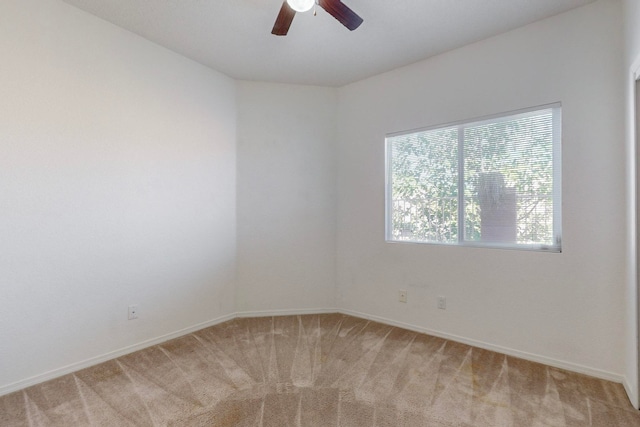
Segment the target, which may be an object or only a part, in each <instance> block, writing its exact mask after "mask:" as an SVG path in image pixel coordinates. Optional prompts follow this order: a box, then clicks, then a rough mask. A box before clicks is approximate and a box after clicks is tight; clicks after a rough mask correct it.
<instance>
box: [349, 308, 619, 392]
mask: <svg viewBox="0 0 640 427" xmlns="http://www.w3.org/2000/svg"><path fill="white" fill-rule="evenodd" d="M338 311H339V312H340V313H343V314H348V315H350V316H355V317H361V318H364V319H369V320H373V321H376V322H380V323H385V324H387V325H391V326H397V327H399V328H403V329H408V330H410V331H415V332H420V333H424V334H427V335H432V336H435V337H439V338H444V339H446V340H450V341H455V342H459V343H462V344H467V345H470V346H473V347H478V348H482V349H485V350H491V351H495V352H497V353H502V354H506V355H508V356H513V357H517V358H519V359H524V360H529V361H531V362H537V363H542V364H544V365H548V366H553V367H555V368H560V369H565V370H567V371H572V372H577V373H580V374H585V375H590V376H592V377H596V378H601V379H604V380H608V381H613V382H617V383H623V380H624V377H623V376H622V375H619V374H616V373H613V372H607V371H603V370H600V369H595V368H590V367H588V366H583V365H580V364H577V363H572V362H566V361H564V360H559V359H554V358H551V357H546V356H540V355H537V354H533V353H527V352H524V351H519V350H514V349H512V348H508V347H502V346H499V345H494V344H489V343H486V342H483V341H478V340H474V339H469V338H465V337H460V336H457V335H452V334H447V333H444V332H440V331H436V330H433V329H429V328H424V327H421V326H416V325H412V324H409V323H404V322H397V321H395V320H391V319H387V318H384V317H380V316H375V315H371V314H367V313H361V312H358V311H353V310H345V309H339V310H338Z"/></svg>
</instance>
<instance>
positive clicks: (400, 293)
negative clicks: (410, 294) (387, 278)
mask: <svg viewBox="0 0 640 427" xmlns="http://www.w3.org/2000/svg"><path fill="white" fill-rule="evenodd" d="M398 301H400V302H407V291H398Z"/></svg>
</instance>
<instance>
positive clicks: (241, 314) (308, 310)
mask: <svg viewBox="0 0 640 427" xmlns="http://www.w3.org/2000/svg"><path fill="white" fill-rule="evenodd" d="M338 312H339V310H338V309H337V308H306V309H301V310H264V311H240V312H237V313H236V317H271V316H302V315H305V314H328V313H338Z"/></svg>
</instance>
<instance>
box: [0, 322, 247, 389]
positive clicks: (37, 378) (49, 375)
mask: <svg viewBox="0 0 640 427" xmlns="http://www.w3.org/2000/svg"><path fill="white" fill-rule="evenodd" d="M235 317H236V314H235V313H232V314H227V315H226V316H221V317H218V318H216V319H213V320H209V321H207V322H203V323H198V324H197V325H193V326H190V327H188V328H184V329H180V330H178V331H175V332H171V333H169V334H166V335H161V336H159V337H156V338H152V339H149V340H145V341H142V342H139V343H137V344H134V345H130V346H127V347H123V348H121V349H118V350H115V351H111V352H109V353H105V354H102V355H100V356H96V357H92V358H90V359H86V360H83V361H81V362H76V363H72V364H70V365H67V366H63V367H62V368H58V369H53V370H51V371H48V372H45V373H42V374H39V375H34V376H33V377H29V378H26V379H24V380H20V381H16V382H14V383H11V384H7V385H3V386H0V396H3V395H5V394H9V393H13V392H14V391H18V390H22V389H23V388H26V387H30V386H32V385H35V384H39V383H42V382H45V381H49V380H52V379H54V378H58V377H61V376H63V375H67V374H70V373H72V372H76V371H79V370H81V369H85V368H89V367H91V366H94V365H97V364H100V363H103V362H106V361H109V360H112V359H116V358H118V357H121V356H125V355H127V354H130V353H133V352H136V351H138V350H142V349H145V348H147V347H152V346H154V345H158V344H161V343H163V342H165V341H169V340H172V339H174V338H179V337H181V336H183V335H187V334H190V333H192V332H195V331H199V330H200V329H204V328H208V327H209V326H214V325H217V324H219V323H222V322H226V321H228V320H231V319H234V318H235Z"/></svg>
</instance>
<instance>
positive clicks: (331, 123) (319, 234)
mask: <svg viewBox="0 0 640 427" xmlns="http://www.w3.org/2000/svg"><path fill="white" fill-rule="evenodd" d="M237 90H238V162H237V165H238V169H237V174H238V178H237V179H238V186H237V193H238V276H237V283H238V289H237V294H236V308H237V310H238V311H239V312H251V313H255V312H260V311H266V312H270V313H271V312H274V311H278V310H288V311H289V312H292V311H298V312H305V311H309V310H311V311H314V312H317V311H321V310H325V309H335V251H336V246H335V212H336V201H335V185H336V181H335V163H336V162H335V140H336V135H335V122H336V117H335V109H336V104H337V90H336V89H333V88H322V87H311V86H296V85H282V84H271V83H256V82H238V89H237Z"/></svg>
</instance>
